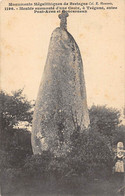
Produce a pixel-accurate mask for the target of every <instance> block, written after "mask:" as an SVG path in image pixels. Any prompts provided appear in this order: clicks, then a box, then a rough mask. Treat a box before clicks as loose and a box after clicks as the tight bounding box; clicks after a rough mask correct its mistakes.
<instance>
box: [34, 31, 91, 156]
mask: <svg viewBox="0 0 125 196" xmlns="http://www.w3.org/2000/svg"><path fill="white" fill-rule="evenodd" d="M88 126H89V115H88V109H87V102H86V89H85V81H84V76H83V63H82V59H81V55H80V51H79V48H78V45H77V44H76V42H75V40H74V38H73V37H72V35H71V34H70V33H69V32H68V31H67V30H65V29H62V28H60V27H58V28H56V29H55V30H54V31H53V33H52V36H51V40H50V45H49V51H48V56H47V60H46V65H45V68H44V73H43V77H42V81H41V84H40V88H39V93H38V97H37V100H36V106H35V111H34V117H33V127H32V147H33V152H34V154H40V153H41V152H42V151H43V150H48V149H50V150H51V151H52V152H54V153H55V155H57V156H60V154H65V153H66V152H67V151H69V150H70V149H69V144H70V136H71V134H72V133H73V131H74V130H75V129H77V128H78V127H79V129H80V131H83V130H84V128H85V127H86V128H87V127H88Z"/></svg>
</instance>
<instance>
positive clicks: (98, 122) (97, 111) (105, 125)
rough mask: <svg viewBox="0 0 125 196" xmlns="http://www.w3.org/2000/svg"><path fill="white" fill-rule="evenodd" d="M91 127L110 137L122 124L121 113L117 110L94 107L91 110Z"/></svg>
mask: <svg viewBox="0 0 125 196" xmlns="http://www.w3.org/2000/svg"><path fill="white" fill-rule="evenodd" d="M89 115H90V122H91V126H95V127H96V129H97V130H98V132H100V133H101V134H103V135H105V136H107V137H110V136H112V135H113V133H114V131H115V130H116V128H117V127H118V125H119V124H120V123H121V121H120V112H119V111H118V110H117V109H115V108H107V107H106V106H95V105H93V106H92V107H91V108H90V110H89Z"/></svg>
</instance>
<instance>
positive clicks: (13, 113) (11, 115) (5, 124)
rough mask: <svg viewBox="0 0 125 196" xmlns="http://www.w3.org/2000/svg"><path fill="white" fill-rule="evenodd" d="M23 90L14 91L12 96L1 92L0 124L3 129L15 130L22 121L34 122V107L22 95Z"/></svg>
mask: <svg viewBox="0 0 125 196" xmlns="http://www.w3.org/2000/svg"><path fill="white" fill-rule="evenodd" d="M22 93H23V89H19V90H18V91H13V92H12V94H11V95H9V94H7V93H5V92H4V91H1V92H0V107H1V112H0V122H1V125H2V126H1V127H2V129H8V128H14V126H15V125H18V123H19V122H20V121H23V122H26V121H27V122H28V123H29V124H31V121H32V113H33V111H32V107H33V105H32V104H31V102H30V101H28V100H27V99H26V97H25V96H24V95H23V94H22Z"/></svg>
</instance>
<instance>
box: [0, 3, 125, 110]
mask: <svg viewBox="0 0 125 196" xmlns="http://www.w3.org/2000/svg"><path fill="white" fill-rule="evenodd" d="M8 2H9V1H8V0H6V1H2V3H1V14H0V27H1V31H0V41H1V47H0V56H1V58H0V59H1V61H0V68H1V70H0V75H1V80H0V85H1V88H2V89H3V90H5V91H6V92H8V93H10V92H11V91H13V90H18V89H20V88H24V93H25V94H26V96H27V97H28V99H29V100H32V99H34V100H35V99H36V97H37V93H38V89H39V85H40V81H41V78H42V74H43V69H44V66H45V62H46V58H47V53H48V47H49V41H50V37H51V34H52V32H53V30H54V29H55V28H56V27H58V26H59V22H60V21H59V18H58V14H57V13H56V14H34V13H33V12H31V11H5V10H4V7H5V6H7V4H8ZM11 2H16V1H14V0H12V1H11ZM19 2H20V1H18V3H19ZM21 2H24V0H21ZM27 2H29V1H27ZM32 2H34V0H33V1H32ZM41 2H42V1H41ZM48 2H49V0H48ZM54 2H57V1H54ZM60 2H63V1H60ZM79 2H80V1H79ZM81 2H87V1H85V0H83V1H81ZM112 2H113V3H114V4H115V5H117V6H118V9H117V10H112V11H111V10H105V11H90V12H88V13H87V14H81V13H80V14H78V13H77V14H69V17H68V24H67V26H68V27H67V28H68V31H69V32H70V33H71V34H72V36H73V37H74V39H75V40H76V42H77V44H78V46H79V48H80V51H81V56H82V60H83V66H84V76H85V82H86V90H87V102H88V106H89V107H90V106H91V105H93V104H95V105H107V106H109V107H115V108H119V109H122V108H123V107H124V104H125V79H124V78H125V44H124V43H125V14H124V10H125V1H124V0H120V1H118V0H114V1H112Z"/></svg>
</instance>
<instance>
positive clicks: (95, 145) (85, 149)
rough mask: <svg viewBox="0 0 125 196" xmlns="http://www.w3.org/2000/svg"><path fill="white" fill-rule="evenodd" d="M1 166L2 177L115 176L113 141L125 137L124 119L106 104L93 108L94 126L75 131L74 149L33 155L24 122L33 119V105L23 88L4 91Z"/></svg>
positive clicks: (61, 178) (1, 95) (1, 100)
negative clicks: (21, 123)
mask: <svg viewBox="0 0 125 196" xmlns="http://www.w3.org/2000/svg"><path fill="white" fill-rule="evenodd" d="M0 106H1V113H0V123H1V126H0V127H1V129H0V140H1V141H0V149H1V150H0V168H1V171H2V179H1V180H2V181H3V182H5V181H6V182H7V181H8V184H11V183H10V182H13V181H14V180H15V181H18V180H19V181H21V179H24V178H25V179H26V178H27V179H31V178H32V180H33V178H42V179H44V180H45V179H48V178H50V177H52V176H53V177H54V178H56V179H57V180H58V182H61V183H62V181H63V182H66V183H67V179H68V181H69V179H70V181H72V179H73V176H79V177H80V178H81V177H87V178H88V179H92V178H99V177H103V178H104V177H109V176H111V172H112V167H113V164H114V154H113V151H112V147H113V145H116V144H117V142H118V141H123V142H124V141H125V126H124V125H121V124H120V123H121V122H120V112H119V111H118V110H116V109H114V108H113V109H112V108H107V107H105V106H92V107H91V108H90V110H89V114H90V120H91V128H90V129H89V130H85V131H84V133H83V134H82V133H79V130H74V133H73V134H72V135H71V146H70V152H68V153H67V155H66V156H62V157H61V158H59V157H55V156H54V155H53V154H52V153H50V152H48V151H45V152H43V153H42V154H41V155H33V154H32V148H31V133H30V132H29V131H28V129H27V127H25V128H24V129H22V128H20V127H19V126H18V125H19V123H20V122H27V123H28V124H29V125H30V124H31V121H32V113H33V105H32V104H31V102H29V101H27V99H26V97H25V96H24V95H23V90H18V91H16V92H13V93H12V94H11V95H9V94H7V93H5V92H3V91H2V92H1V93H0Z"/></svg>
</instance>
